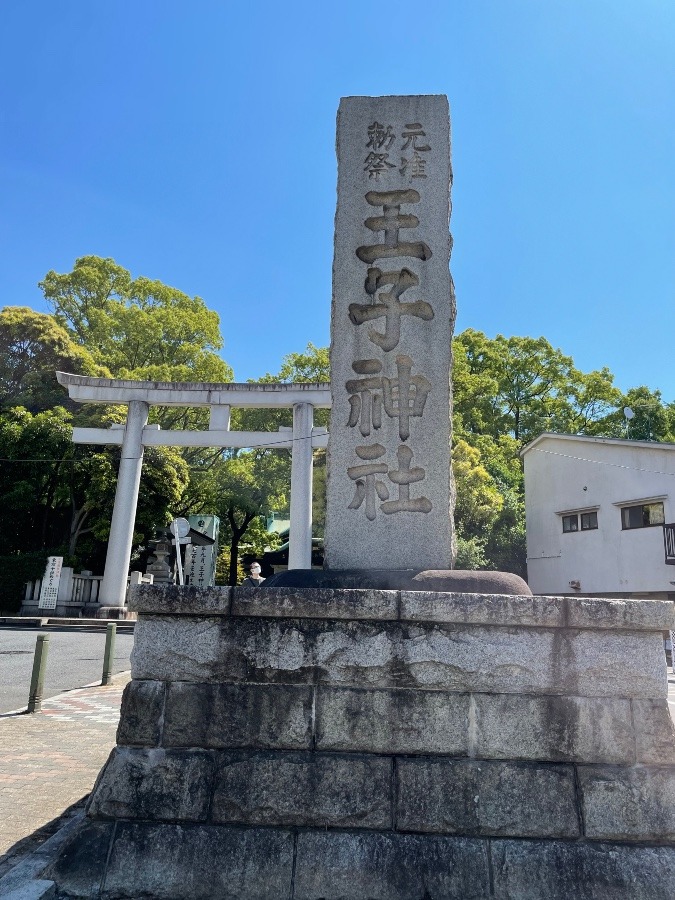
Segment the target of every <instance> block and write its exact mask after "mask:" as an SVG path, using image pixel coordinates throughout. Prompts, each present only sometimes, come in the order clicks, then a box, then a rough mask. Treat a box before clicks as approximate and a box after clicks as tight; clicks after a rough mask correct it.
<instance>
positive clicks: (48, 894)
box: [4, 878, 56, 900]
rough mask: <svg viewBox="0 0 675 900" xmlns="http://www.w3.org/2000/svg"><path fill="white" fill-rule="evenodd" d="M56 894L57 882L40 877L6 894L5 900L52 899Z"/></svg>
mask: <svg viewBox="0 0 675 900" xmlns="http://www.w3.org/2000/svg"><path fill="white" fill-rule="evenodd" d="M55 896H56V884H55V883H54V882H53V881H46V880H45V879H44V878H40V879H38V880H37V881H28V882H26V884H24V885H23V886H22V887H19V888H16V890H13V891H10V893H8V894H4V898H5V900H51V898H52V897H55Z"/></svg>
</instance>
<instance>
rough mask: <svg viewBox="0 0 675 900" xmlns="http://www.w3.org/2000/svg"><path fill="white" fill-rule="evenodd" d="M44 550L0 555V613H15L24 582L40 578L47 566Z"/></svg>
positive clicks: (21, 600)
mask: <svg viewBox="0 0 675 900" xmlns="http://www.w3.org/2000/svg"><path fill="white" fill-rule="evenodd" d="M48 555H49V553H48V552H47V551H46V550H40V551H39V552H36V553H17V554H13V555H12V556H0V572H2V576H1V577H0V613H3V614H4V615H11V614H12V613H17V612H18V611H19V608H20V606H21V604H22V602H23V598H24V592H25V584H26V582H27V581H34V580H35V579H36V578H42V576H43V575H44V574H45V568H46V566H47V557H48Z"/></svg>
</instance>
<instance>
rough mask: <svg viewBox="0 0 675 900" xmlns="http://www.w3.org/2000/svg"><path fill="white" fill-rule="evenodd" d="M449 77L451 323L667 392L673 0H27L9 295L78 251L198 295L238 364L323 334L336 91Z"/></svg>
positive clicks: (431, 89)
mask: <svg viewBox="0 0 675 900" xmlns="http://www.w3.org/2000/svg"><path fill="white" fill-rule="evenodd" d="M406 93H410V94H415V93H446V94H447V95H448V97H449V99H450V107H451V116H452V127H453V166H454V172H455V186H454V190H453V205H454V211H453V218H452V231H453V235H454V238H455V249H454V254H453V260H452V272H453V277H454V279H455V283H456V289H457V302H458V310H459V313H458V321H457V328H458V330H462V329H464V328H468V327H472V328H477V329H480V330H483V331H485V332H486V333H487V334H488V335H490V336H494V335H495V334H497V333H502V334H506V335H532V336H535V337H538V336H540V335H544V336H545V337H546V338H548V339H549V340H550V341H551V343H553V344H554V345H555V346H557V347H560V348H561V349H562V350H563V351H565V352H566V353H568V354H570V355H571V356H573V357H574V360H575V362H576V363H577V365H578V366H579V367H580V368H582V369H583V370H585V371H588V370H590V369H593V368H599V367H601V366H605V365H606V366H608V367H609V368H610V369H611V370H612V372H614V374H615V377H616V383H617V384H618V386H619V387H620V388H622V389H624V390H626V389H627V388H629V387H631V386H635V385H639V384H646V385H648V386H649V387H651V388H660V389H661V390H662V392H663V395H664V399H665V400H668V401H672V400H675V366H673V363H672V360H673V355H674V354H673V348H674V346H675V252H674V247H675V176H674V174H673V173H674V170H675V4H674V3H673V2H672V0H632V2H628V0H564V2H563V0H462V2H460V0H444V2H442V0H425V2H423V3H415V2H411V0H408V2H399V0H383V2H375V3H367V2H364V0H359V2H354V0H341V2H339V3H334V4H321V3H317V2H305V0H301V2H288V3H285V4H284V3H279V2H271V0H264V2H256V0H251V2H249V3H248V4H247V3H241V2H225V0H222V2H215V0H191V2H190V3H187V2H185V3H179V2H175V0H133V2H131V0H116V2H107V3H102V2H86V0H78V2H75V0H59V2H58V3H54V2H53V0H22V2H21V3H12V4H10V3H6V4H3V11H2V31H1V34H0V178H1V179H2V186H3V189H2V192H1V194H0V247H1V248H2V249H1V257H0V260H1V265H0V303H1V304H2V305H28V306H32V307H33V308H35V309H37V310H41V311H44V310H45V305H44V303H43V300H42V295H41V293H40V291H39V290H38V288H37V282H38V281H39V280H40V279H41V278H42V277H43V276H44V274H45V273H46V272H47V271H48V270H49V269H55V270H56V271H57V272H68V271H70V269H71V268H72V266H73V263H74V261H75V259H76V257H78V256H83V255H86V254H97V255H100V256H111V257H113V258H114V259H115V260H116V261H117V262H118V263H120V264H122V265H123V266H125V267H126V268H128V269H130V270H131V272H132V273H133V274H134V275H141V274H142V275H146V276H148V277H151V278H159V279H161V280H162V281H164V282H166V283H167V284H171V285H173V286H175V287H177V288H180V289H181V290H183V291H185V292H187V293H189V294H198V295H199V296H201V297H203V298H204V300H205V301H206V302H207V304H208V305H209V306H210V307H211V308H213V309H216V310H217V311H218V312H219V314H220V316H221V324H222V331H223V336H224V339H225V347H224V350H223V356H224V357H225V359H226V360H227V361H228V362H229V363H230V364H231V365H232V366H233V367H234V370H235V376H236V378H237V380H245V379H248V378H256V377H258V376H260V375H262V374H264V373H265V372H266V371H272V372H274V371H277V370H278V368H279V366H280V362H281V358H282V357H283V356H284V354H286V353H288V352H291V351H294V350H302V349H303V348H304V346H305V345H306V344H307V342H308V341H312V342H314V343H315V344H318V345H324V344H326V343H327V342H328V336H329V315H330V292H331V262H332V252H333V251H332V243H333V215H334V206H335V182H336V163H335V153H334V141H335V114H336V110H337V105H338V102H339V98H340V96H347V95H354V94H406Z"/></svg>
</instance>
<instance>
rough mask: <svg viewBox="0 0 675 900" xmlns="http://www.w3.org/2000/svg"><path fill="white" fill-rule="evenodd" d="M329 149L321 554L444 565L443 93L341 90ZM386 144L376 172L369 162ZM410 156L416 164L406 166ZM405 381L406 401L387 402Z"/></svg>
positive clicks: (332, 560) (352, 563)
mask: <svg viewBox="0 0 675 900" xmlns="http://www.w3.org/2000/svg"><path fill="white" fill-rule="evenodd" d="M411 127H412V128H413V130H415V129H418V132H419V133H418V136H417V137H416V138H415V141H418V144H417V148H416V149H413V148H412V140H413V137H412V134H410V135H409V136H408V137H407V138H406V129H407V130H408V131H410V128H411ZM369 129H370V131H369ZM373 129H375V131H378V133H379V129H381V130H382V134H383V135H386V137H383V140H384V141H385V142H387V144H388V146H387V147H384V146H383V145H382V144H380V143H379V140H380V138H379V137H375V138H373V135H374V134H375V132H374V131H373ZM373 140H375V141H376V142H378V143H373ZM369 142H370V144H369ZM337 154H338V205H337V213H336V218H335V258H334V264H333V303H332V312H331V393H332V397H333V406H332V410H331V424H330V436H329V441H328V460H329V463H328V481H327V510H326V552H327V556H326V564H327V567H328V568H331V569H342V568H350V567H357V568H368V567H369V566H372V567H375V568H384V567H390V568H398V569H405V568H412V567H417V569H418V570H419V569H420V568H443V569H449V568H450V565H451V547H452V523H451V512H450V510H451V506H452V503H453V499H454V498H453V490H452V482H451V471H450V464H449V455H448V447H449V446H450V359H451V354H450V342H451V338H452V329H453V324H454V317H455V305H454V297H453V292H452V284H451V279H450V273H449V270H448V261H449V256H450V235H449V233H448V219H449V213H450V206H449V199H450V197H449V194H450V130H449V120H448V102H447V98H446V97H444V96H417V97H347V98H344V99H343V100H342V101H341V103H340V110H339V113H338V134H337ZM413 154H416V156H415V160H413ZM389 155H391V159H390V160H389V162H388V163H386V162H385V163H384V164H383V170H384V171H383V172H380V171H379V170H378V171H374V170H373V169H371V168H369V164H370V161H372V160H373V159H376V158H377V157H378V156H382V157H384V158H386V157H388V156H389ZM405 160H407V162H405ZM410 166H421V167H422V168H423V169H424V172H423V173H422V172H421V171H417V174H416V175H415V177H413V175H412V169H410ZM422 174H424V177H421V175H422ZM364 376H365V378H364ZM385 379H386V381H385ZM399 381H400V389H401V393H402V394H403V392H404V391H405V393H404V399H401V398H398V399H395V400H392V401H390V400H389V399H388V395H387V394H386V393H385V392H386V391H387V390H388V389H391V390H395V391H396V392H397V393H396V397H398V388H399ZM362 384H363V385H364V386H363V387H361V385H362ZM361 392H365V394H366V395H367V396H366V397H364V399H363V401H362V402H361ZM373 395H375V397H376V400H375V409H374V411H373V412H372V413H371V406H370V401H371V400H372V396H373ZM383 395H384V400H383V405H378V401H382V398H383ZM413 398H414V399H415V406H414V407H413V405H412V403H413ZM397 404H399V405H400V407H401V408H403V404H405V408H406V409H410V412H409V413H408V414H406V415H403V414H400V413H399V412H397V409H396V405H397ZM373 461H374V463H373ZM371 467H373V468H371ZM408 473H409V474H408Z"/></svg>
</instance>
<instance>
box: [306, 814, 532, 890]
mask: <svg viewBox="0 0 675 900" xmlns="http://www.w3.org/2000/svg"><path fill="white" fill-rule="evenodd" d="M489 896H490V876H489V871H488V857H487V843H486V842H485V841H481V840H472V839H470V838H442V837H433V836H431V835H425V836H421V835H403V834H368V833H366V832H362V833H360V834H359V833H356V834H349V833H345V832H342V833H341V832H335V831H333V832H325V833H319V834H317V833H316V832H304V833H301V834H299V835H298V850H297V863H296V871H295V892H294V895H293V897H294V900H424V898H429V900H486V898H487V897H489ZM540 900H541V898H540Z"/></svg>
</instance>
